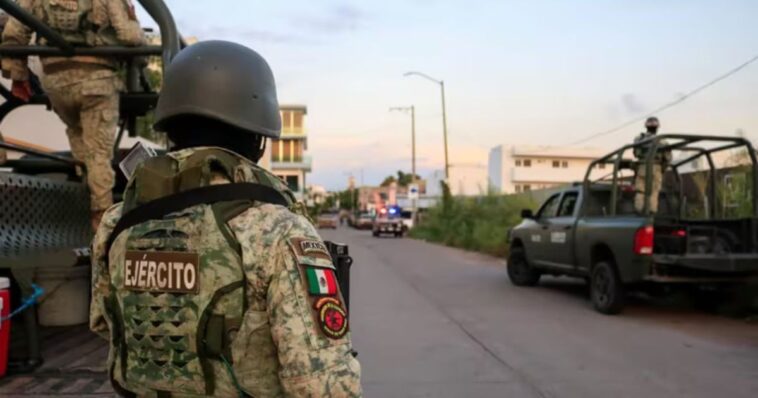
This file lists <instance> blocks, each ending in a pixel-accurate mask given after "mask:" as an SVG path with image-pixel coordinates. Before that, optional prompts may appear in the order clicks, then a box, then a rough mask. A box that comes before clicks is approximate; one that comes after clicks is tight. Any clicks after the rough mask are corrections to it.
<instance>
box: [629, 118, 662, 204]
mask: <svg viewBox="0 0 758 398" xmlns="http://www.w3.org/2000/svg"><path fill="white" fill-rule="evenodd" d="M653 136H654V135H653V134H650V133H642V134H640V135H639V136H637V138H635V140H634V142H635V143H637V142H640V141H644V140H646V139H648V138H650V137H653ZM659 145H666V141H663V140H662V141H660V142H659ZM648 150H649V148H648V147H641V148H640V147H638V148H636V149H635V153H634V156H635V157H636V158H637V159H639V160H640V163H639V165H638V166H637V176H636V178H635V179H634V189H635V192H636V194H635V195H634V209H635V211H637V213H640V214H641V213H642V212H643V211H644V210H645V196H646V192H645V189H646V187H645V179H646V178H645V177H646V176H647V163H645V158H646V157H647V151H648ZM669 163H671V152H670V151H659V152H658V153H656V155H655V156H654V157H653V165H652V173H653V175H652V176H651V178H652V186H651V191H650V214H655V213H657V212H658V197H659V196H660V193H661V186H662V184H663V172H664V171H665V169H666V167H668V164H669Z"/></svg>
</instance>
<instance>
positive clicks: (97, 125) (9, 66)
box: [2, 0, 145, 212]
mask: <svg viewBox="0 0 758 398" xmlns="http://www.w3.org/2000/svg"><path fill="white" fill-rule="evenodd" d="M86 4H88V2H87V1H80V0H18V5H19V6H21V7H23V8H24V9H26V10H28V11H30V12H31V13H32V14H34V15H35V16H36V17H37V18H39V19H40V20H42V21H43V22H45V23H47V24H48V25H50V26H51V27H53V28H54V29H56V30H57V31H59V33H61V34H62V35H63V37H64V38H66V39H67V40H68V41H69V42H71V43H72V44H74V45H76V46H88V47H92V46H106V45H134V46H136V45H141V44H144V42H145V38H144V34H143V32H142V29H141V27H140V24H139V22H138V21H137V18H136V15H135V13H134V6H133V5H132V3H131V0H92V1H91V9H90V10H88V11H86V14H85V15H84V17H83V21H79V20H78V17H77V13H78V12H79V11H78V10H79V7H85V5H86ZM72 21H73V22H72ZM66 25H67V26H68V28H67V29H68V30H66V28H62V26H66ZM77 28H78V30H77ZM31 39H32V30H31V29H30V28H28V27H26V26H25V25H23V24H22V23H20V22H19V21H18V20H16V19H13V18H11V19H10V21H9V22H8V25H7V26H6V28H5V30H4V31H3V44H4V45H27V44H29V43H30V41H31ZM40 42H41V44H45V40H44V39H42V40H40ZM2 64H3V73H4V76H5V77H6V78H10V79H13V80H14V81H26V80H29V68H28V63H27V60H26V59H19V58H6V59H3V61H2ZM42 66H43V71H44V76H43V78H42V85H43V87H44V89H45V91H46V92H47V93H48V96H49V98H50V102H51V104H52V106H53V109H54V110H55V112H56V113H57V114H58V116H60V118H61V119H62V120H63V122H64V123H65V124H66V126H67V129H66V134H67V135H68V138H69V142H70V145H71V151H72V153H73V155H74V157H75V158H76V159H78V160H81V161H83V162H84V163H85V165H86V166H87V172H88V177H87V182H88V185H89V188H90V191H91V208H92V210H93V211H95V212H98V211H103V210H105V209H107V208H108V207H110V206H111V205H112V204H113V198H112V194H111V190H112V188H113V185H114V182H115V175H114V172H113V169H112V166H111V162H112V159H113V144H114V135H115V132H116V128H117V125H118V118H119V117H118V106H119V92H120V91H121V90H122V89H123V82H122V80H121V78H120V77H119V75H118V70H117V69H118V66H119V64H118V61H117V60H116V59H114V58H106V57H91V56H77V57H43V58H42Z"/></svg>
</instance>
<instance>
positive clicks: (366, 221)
mask: <svg viewBox="0 0 758 398" xmlns="http://www.w3.org/2000/svg"><path fill="white" fill-rule="evenodd" d="M373 225H374V216H372V215H371V214H370V213H360V214H359V215H358V216H357V217H355V219H354V221H353V228H357V229H371V227H372V226H373Z"/></svg>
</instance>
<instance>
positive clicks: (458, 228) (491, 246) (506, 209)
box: [411, 194, 537, 256]
mask: <svg viewBox="0 0 758 398" xmlns="http://www.w3.org/2000/svg"><path fill="white" fill-rule="evenodd" d="M536 206H537V203H536V202H535V201H534V200H533V199H532V198H531V197H529V196H525V195H508V196H506V195H496V194H488V195H486V196H482V197H476V198H466V197H452V196H450V195H444V196H443V199H442V201H441V203H439V204H438V205H437V206H435V207H433V208H431V209H430V210H429V211H428V212H427V213H426V214H425V215H424V217H423V220H422V221H421V222H420V223H419V225H418V226H417V227H416V228H414V229H413V230H412V231H411V236H412V237H414V238H418V239H424V240H427V241H431V242H438V243H442V244H445V245H448V246H453V247H459V248H462V249H466V250H474V251H479V252H483V253H488V254H492V255H496V256H505V255H506V253H507V243H508V242H507V238H508V230H509V229H510V228H511V227H513V226H514V225H516V224H517V223H518V222H520V220H521V210H522V209H534V208H535V207H536Z"/></svg>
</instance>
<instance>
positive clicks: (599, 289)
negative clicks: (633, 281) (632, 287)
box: [590, 261, 626, 315]
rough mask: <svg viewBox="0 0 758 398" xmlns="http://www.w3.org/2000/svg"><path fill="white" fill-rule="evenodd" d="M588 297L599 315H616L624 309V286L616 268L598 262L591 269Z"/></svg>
mask: <svg viewBox="0 0 758 398" xmlns="http://www.w3.org/2000/svg"><path fill="white" fill-rule="evenodd" d="M590 296H591V297H592V305H593V306H594V307H595V310H597V311H598V312H600V313H603V314H607V315H613V314H618V313H619V312H621V310H622V309H623V308H624V300H625V299H626V294H625V292H624V285H623V284H622V283H621V278H619V274H618V271H616V267H614V266H613V264H611V263H610V262H607V261H600V262H598V263H597V264H595V266H594V267H593V268H592V278H591V280H590Z"/></svg>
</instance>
